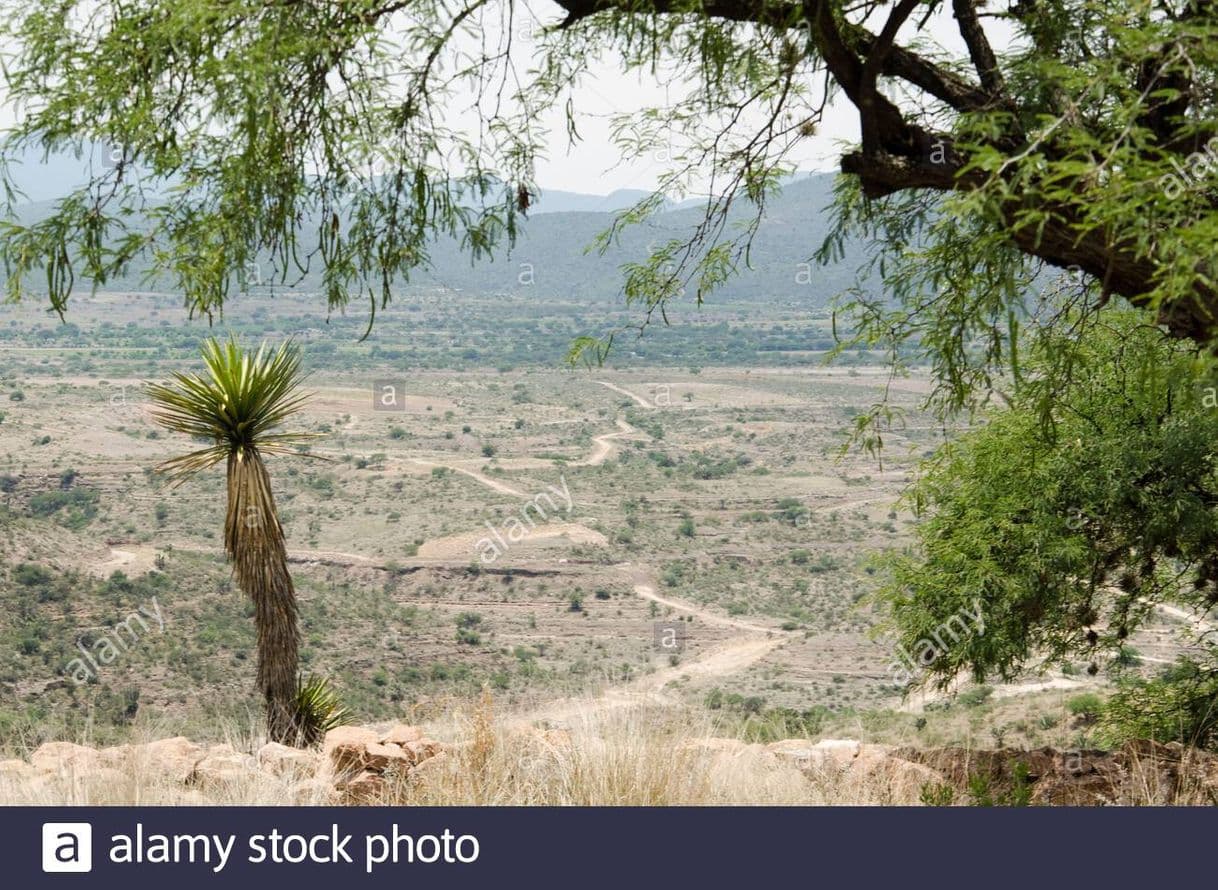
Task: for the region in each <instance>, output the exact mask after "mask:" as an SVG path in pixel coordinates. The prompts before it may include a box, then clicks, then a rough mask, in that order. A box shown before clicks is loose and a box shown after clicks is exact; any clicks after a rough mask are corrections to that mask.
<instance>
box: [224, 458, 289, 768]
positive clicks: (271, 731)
mask: <svg viewBox="0 0 1218 890" xmlns="http://www.w3.org/2000/svg"><path fill="white" fill-rule="evenodd" d="M224 546H225V550H226V551H227V553H228V557H229V559H230V560H231V561H232V563H233V574H234V576H235V577H236V579H237V583H238V584H239V585H240V586H241V589H242V590H244V591H245V592H246V593H247V594H248V595H249V597H250V599H251V600H252V601H253V603H254V624H255V626H256V627H257V630H258V687H259V689H260V690H261V691H262V694H263V697H264V698H265V699H266V725H267V735H268V736H269V738H270V739H271V740H272V741H275V742H280V743H281V744H285V745H295V744H298V742H299V741H300V739H299V732H298V726H297V715H296V686H297V670H298V652H299V648H300V631H299V628H298V623H297V618H298V614H297V607H296V590H295V588H294V587H293V586H292V576H291V575H290V574H288V554H287V547H286V544H285V542H284V537H283V526H281V525H280V524H279V514H278V511H277V510H276V509H275V497H274V495H273V494H272V493H271V480H270V476H269V475H268V474H267V471H266V465H265V464H264V463H263V461H262V457H261V455H259V453H258V452H257V450H255V449H253V448H247V449H246V450H245V452H244V454H238V453H233V454H231V455H229V458H228V516H227V519H226V520H225V524H224Z"/></svg>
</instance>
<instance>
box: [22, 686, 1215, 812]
mask: <svg viewBox="0 0 1218 890" xmlns="http://www.w3.org/2000/svg"><path fill="white" fill-rule="evenodd" d="M705 714H706V712H694V711H686V710H684V709H680V708H671V707H661V706H657V705H645V704H639V705H636V706H631V707H621V708H617V709H608V710H607V709H603V708H596V707H593V706H592V704H591V703H589V707H588V708H587V709H586V711H584V712H582V713H578V714H576V715H575V716H574V717H573V718H571V719H570V720H568V721H567V724H566V728H564V729H544V728H539V727H537V726H536V725H535V724H533V723H532V722H530V721H529V720H528V719H526V718H521V717H513V716H511V715H496V713H495V711H494V703H493V701H492V699H491V697H490V696H489V694H485V693H484V694H483V696H482V697H481V698H480V699H478V700H475V701H473V702H465V703H456V704H454V705H453V706H452V707H450V708H448V709H446V711H445V712H444V713H443V714H438V715H435V716H434V719H431V720H428V721H426V723H425V724H424V729H425V730H426V732H427V734H428V735H429V736H431V737H433V738H436V739H438V740H440V741H442V742H443V743H444V745H445V748H446V752H447V753H446V754H445V755H442V756H441V759H440V760H437V761H436V763H434V764H431V768H429V769H427V770H425V771H424V773H423V775H422V776H418V775H414V774H412V775H410V776H405V777H402V778H401V779H400V780H396V779H395V778H394V777H392V776H389V777H387V780H388V781H387V784H386V787H385V790H384V792H383V793H382V794H379V795H377V796H376V797H374V798H372V799H368V800H365V801H363V802H365V803H368V804H372V805H415V806H713V805H727V806H748V805H771V806H807V805H811V806H833V805H919V804H921V803H923V801H922V799H921V798H922V790H923V789H922V788H920V787H917V786H916V785H908V784H907V785H905V786H904V787H900V786H898V785H895V784H893V783H892V781H891V780H889V779H886V778H885V776H884V775H883V774H877V773H869V774H868V773H865V774H856V773H855V772H852V771H839V770H834V769H829V770H826V771H824V772H817V771H807V770H801V769H799V768H798V767H797V766H795V765H794V764H792V763H790V762H789V761H784V760H781V759H779V758H777V757H775V756H773V755H772V754H770V753H767V752H766V751H765V750H764V749H763V747H762V746H758V745H743V744H738V743H733V742H732V741H731V740H723V739H722V736H723V732H722V730H721V727H718V726H716V725H715V724H714V722H713V721H712V720H711V719H709V718H708V717H706V716H705ZM224 735H225V737H226V739H227V742H228V744H230V745H232V746H233V748H235V749H236V750H238V751H244V752H247V753H253V752H254V751H256V750H257V749H258V747H259V746H260V745H261V744H262V743H263V742H264V741H265V739H264V738H263V737H262V735H261V733H260V731H259V729H258V727H257V724H256V723H253V722H251V723H250V724H249V725H248V726H244V725H243V726H230V727H227V728H226V731H225V733H224ZM164 736H165V733H161V734H159V735H158V734H157V733H156V732H155V730H154V729H153V728H151V727H145V729H144V730H143V731H142V732H141V734H140V738H137V739H133V740H132V741H133V742H137V743H138V742H140V741H151V740H153V739H156V738H163V737H164ZM711 739H716V740H719V741H717V742H715V743H708V740H711ZM82 742H84V743H87V740H82ZM1131 774H1132V776H1131V778H1132V780H1133V781H1131V782H1129V783H1128V784H1127V786H1126V788H1127V793H1128V798H1127V799H1126V800H1124V801H1122V802H1123V803H1125V804H1132V805H1165V804H1170V805H1212V804H1215V803H1218V800H1215V797H1214V792H1213V791H1212V790H1211V789H1210V788H1209V787H1207V786H1206V784H1205V783H1202V782H1193V783H1191V784H1188V785H1187V787H1175V786H1169V785H1167V784H1165V774H1164V773H1163V771H1162V770H1161V769H1159V767H1158V765H1157V764H1156V763H1155V762H1154V761H1153V758H1152V759H1150V760H1145V761H1139V760H1136V759H1135V761H1134V763H1133V765H1132V768H1131ZM953 799H954V801H955V802H956V803H962V802H965V801H966V800H967V795H964V794H956V795H954V796H953ZM334 802H335V800H334V798H333V797H332V796H331V794H330V786H329V783H328V782H327V781H325V780H324V779H309V778H306V779H303V780H302V779H300V778H283V779H280V778H276V777H274V776H271V775H269V774H266V773H261V772H251V773H249V774H247V775H243V776H242V777H241V778H240V779H239V780H235V781H227V782H223V783H212V784H208V785H204V786H197V787H190V786H186V785H183V784H182V783H181V782H178V781H174V780H173V779H172V778H170V777H167V776H165V775H163V774H159V773H158V772H156V771H154V770H150V769H148V768H147V764H143V763H140V762H138V761H137V760H136V759H134V758H131V759H128V760H126V761H124V762H122V763H119V764H117V765H116V767H115V768H113V769H109V770H106V771H105V772H104V773H103V774H101V775H92V776H86V777H83V778H80V777H69V778H61V779H52V778H45V777H44V778H37V779H29V778H22V779H14V778H13V777H12V776H11V775H6V774H5V773H4V772H3V770H2V769H0V804H7V805H35V806H63V805H67V806H99V805H100V806H107V805H145V806H178V805H219V806H226V805H262V806H286V805H323V804H332V803H334Z"/></svg>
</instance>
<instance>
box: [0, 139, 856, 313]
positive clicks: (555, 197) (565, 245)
mask: <svg viewBox="0 0 1218 890" xmlns="http://www.w3.org/2000/svg"><path fill="white" fill-rule="evenodd" d="M101 163H104V150H103V149H102V148H101V147H99V146H95V147H93V148H92V149H91V150H88V151H86V152H84V153H83V155H82V157H81V158H79V159H78V158H74V157H70V156H62V155H61V156H52V157H51V158H49V159H47V160H46V161H45V163H44V162H43V161H42V159H41V157H40V155H39V154H38V153H37V152H30V153H28V157H26V158H24V159H22V160H21V162H20V163H18V164H16V165H11V166H10V170H9V172H10V175H11V176H12V177H13V178H14V180H15V181H16V182H17V184H18V186H19V187H20V188H21V190H22V191H23V192H24V193H25V194H26V195H27V196H28V197H29V198H30V199H31V201H30V203H28V204H26V205H24V206H23V207H22V209H21V213H20V215H21V216H22V217H23V218H26V219H33V218H37V217H38V216H41V215H42V214H45V213H47V212H49V210H50V207H51V202H52V201H53V200H54V199H55V198H57V197H60V196H62V195H63V194H66V193H67V191H68V190H69V189H70V188H71V187H73V186H75V185H79V184H80V183H81V182H83V181H85V178H86V175H87V171H88V169H89V168H90V166H93V167H94V168H96V166H97V165H98V164H101ZM833 178H834V177H833V175H832V174H828V173H814V174H806V175H803V176H799V177H796V178H793V179H792V180H791V181H790V182H789V183H788V184H787V185H786V186H785V188H784V189H783V191H782V193H781V194H780V195H778V196H777V197H775V198H773V199H771V201H770V203H769V205H768V207H767V210H766V214H765V217H764V219H763V220H762V223H761V226H760V228H759V229H758V231H757V233H756V237H755V239H754V241H753V245H752V251H751V267H750V268H746V269H741V270H740V274H739V275H738V276H736V277H734V278H733V279H732V280H730V281H729V282H728V283H727V284H726V285H724V286H723V287H722V288H721V290H720V291H719V293H720V294H721V295H722V296H723V297H725V298H729V299H778V300H782V301H790V302H796V303H799V304H807V305H808V306H809V308H823V307H824V306H825V305H826V303H827V302H828V301H829V299H831V298H832V296H833V295H834V294H836V293H838V292H840V291H841V290H842V289H843V288H844V287H846V286H848V285H849V284H850V283H851V282H852V281H853V275H854V270H855V268H856V267H857V265H858V260H859V259H860V257H859V256H858V255H857V254H856V253H855V252H853V251H848V252H847V258H846V261H845V262H844V263H842V264H840V265H839V266H836V267H831V268H823V269H822V268H819V267H816V266H814V264H812V255H813V253H814V252H815V251H816V249H817V248H818V247H819V246H820V244H821V242H822V241H823V239H824V237H825V234H826V232H827V231H828V227H829V220H828V217H827V214H826V212H825V210H826V208H827V207H828V206H829V204H830V203H831V200H832V185H833ZM647 194H648V193H647V192H645V191H642V190H637V189H634V190H631V189H622V190H618V191H614V192H612V193H610V194H608V195H592V194H582V193H578V192H567V191H562V190H544V189H543V190H542V191H541V194H540V195H539V197H538V199H537V203H536V205H535V207H534V208H533V209H532V210H531V212H530V215H529V218H528V219H527V220H525V221H524V223H523V225H522V227H521V229H522V230H521V234H520V235H519V237H518V240H517V243H516V246H515V248H514V249H513V250H512V251H511V252H510V253H500V254H499V255H498V256H497V257H496V258H495V259H494V260H480V261H479V262H477V263H471V261H470V259H469V257H468V256H467V255H466V254H465V252H464V251H462V249H461V247H460V244H459V242H458V241H456V240H455V239H443V240H441V241H439V242H438V243H436V244H435V245H434V247H433V250H432V261H433V262H432V267H431V268H430V269H427V270H421V271H419V272H417V273H416V274H415V275H414V276H413V277H412V280H411V282H410V286H409V287H407V288H404V289H406V290H410V289H414V288H417V287H423V288H436V287H441V288H445V289H449V290H456V291H461V292H471V293H483V294H485V293H515V294H521V295H524V294H536V295H538V296H541V297H561V298H571V299H579V300H581V301H602V300H603V301H616V300H617V299H619V297H620V294H621V287H622V280H623V274H622V266H623V265H624V264H626V263H630V262H640V261H642V260H643V259H645V258H646V256H647V254H648V251H649V245H652V244H659V243H663V242H666V241H668V240H670V239H672V238H679V237H683V236H687V235H689V234H690V233H691V232H692V231H693V229H694V227H695V226H696V225H697V224H698V222H699V220H700V219H701V218H702V202H701V201H700V200H698V199H691V200H687V201H684V202H681V203H679V204H674V205H673V207H672V208H671V209H669V210H666V211H663V212H661V213H659V214H657V215H656V216H655V217H654V218H653V219H652V220H651V221H649V222H648V223H647V224H646V225H639V226H632V227H630V228H628V229H626V230H625V231H623V233H622V234H621V237H620V238H619V239H618V242H617V243H616V244H615V245H614V246H613V248H612V249H610V250H609V251H607V252H606V253H604V254H600V253H597V252H595V251H594V250H592V245H593V244H594V242H595V239H596V236H597V235H598V234H599V233H601V232H603V231H605V230H606V229H607V228H608V227H609V226H610V225H611V224H612V222H613V217H614V214H615V213H617V212H620V211H622V210H623V209H626V208H628V207H630V206H632V205H633V204H635V203H637V202H638V201H639V200H641V199H642V198H644V197H646V195H647ZM750 216H751V210H750V209H749V208H746V207H743V206H738V207H735V208H733V211H732V213H731V214H730V221H729V227H728V229H727V230H726V231H727V233H728V234H731V233H732V231H733V227H734V226H739V225H742V224H743V223H745V222H746V221H747V220H748V219H749V218H750ZM268 267H269V263H268ZM148 287H149V285H148V284H147V282H145V281H143V280H142V278H141V276H139V275H138V274H136V273H133V274H132V275H131V276H129V277H128V278H127V279H125V280H118V281H114V282H111V283H110V284H109V285H108V287H107V288H106V289H107V290H136V289H147V288H148ZM163 287H164V288H165V289H169V285H168V284H165V285H163ZM295 289H296V290H301V291H315V290H319V289H320V276H319V275H317V274H311V275H309V276H307V277H306V278H305V279H304V280H303V281H301V282H300V283H299V284H298V285H297V287H296V288H295Z"/></svg>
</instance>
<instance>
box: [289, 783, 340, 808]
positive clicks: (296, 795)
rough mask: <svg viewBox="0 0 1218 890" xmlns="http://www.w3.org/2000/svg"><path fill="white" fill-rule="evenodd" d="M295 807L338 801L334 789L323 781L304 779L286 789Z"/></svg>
mask: <svg viewBox="0 0 1218 890" xmlns="http://www.w3.org/2000/svg"><path fill="white" fill-rule="evenodd" d="M288 794H289V795H291V799H292V803H293V804H295V805H296V806H307V805H310V804H312V805H315V806H316V805H327V804H331V803H334V802H335V801H336V800H338V795H337V793H336V792H335V790H334V787H333V786H332V785H331V784H330V783H329V782H327V781H326V780H325V779H317V778H313V779H304V780H302V781H300V782H296V783H295V784H293V785H292V786H291V787H290V788H289V789H288Z"/></svg>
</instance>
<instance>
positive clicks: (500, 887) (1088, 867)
mask: <svg viewBox="0 0 1218 890" xmlns="http://www.w3.org/2000/svg"><path fill="white" fill-rule="evenodd" d="M1216 829H1218V812H1216V811H1215V810H1207V809H1195V810H1184V809H1144V810H1132V809H1129V810H1123V809H1110V810H1104V809H1066V808H1053V809H969V808H925V809H898V808H888V809H879V808H870V809H862V808H835V809H812V808H801V809H781V808H751V807H740V808H715V809H711V808H696V809H681V808H673V809H627V808H598V809H577V808H570V809H559V808H528V809H507V808H504V809H473V808H452V809H428V808H295V809H291V808H278V807H267V808H257V807H240V808H238V807H234V808H219V807H200V808H157V807H115V808H85V807H82V808H74V809H69V808H61V807H48V808H35V807H9V808H0V837H3V841H0V850H2V853H3V857H4V869H3V872H0V886H4V887H12V888H14V890H18V888H20V890H24V888H27V887H43V886H47V887H65V886H67V887H70V886H98V887H107V888H110V887H124V888H126V887H130V888H141V887H150V888H151V887H156V888H166V887H171V888H173V890H187V888H194V887H219V886H226V887H259V888H262V887H265V886H267V882H268V881H283V882H290V884H285V886H291V887H292V888H293V890H296V888H311V887H326V888H336V887H337V888H342V890H347V888H351V887H365V886H367V887H406V886H421V887H428V888H433V887H457V888H464V887H470V888H479V890H508V888H512V890H514V888H517V887H522V888H523V887H530V888H534V887H568V886H570V887H578V888H588V887H614V888H619V890H622V888H627V890H633V888H651V887H670V886H671V887H688V886H697V885H701V886H706V887H732V888H736V887H739V888H743V890H753V888H762V887H767V886H774V887H777V886H779V885H780V884H781V885H783V886H813V885H817V884H822V883H824V882H827V881H832V882H834V883H839V882H840V884H841V885H842V886H845V887H853V886H862V887H878V886H893V887H897V886H901V887H905V886H908V887H975V886H999V887H1005V886H1011V887H1015V886H1020V887H1026V886H1029V885H1030V886H1034V887H1037V886H1049V887H1058V886H1066V885H1068V884H1074V883H1076V882H1077V885H1078V886H1115V887H1126V886H1135V885H1139V886H1143V885H1144V886H1162V885H1170V884H1172V883H1173V882H1177V881H1179V882H1189V883H1190V884H1195V885H1197V886H1208V884H1209V878H1210V871H1211V866H1210V864H1209V862H1208V860H1207V859H1206V856H1207V854H1206V852H1205V851H1206V850H1208V849H1209V846H1208V844H1209V843H1210V842H1212V838H1213V837H1214V835H1215V830H1216ZM1202 881H1204V884H1202V883H1201V882H1202Z"/></svg>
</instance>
